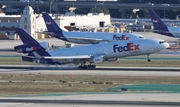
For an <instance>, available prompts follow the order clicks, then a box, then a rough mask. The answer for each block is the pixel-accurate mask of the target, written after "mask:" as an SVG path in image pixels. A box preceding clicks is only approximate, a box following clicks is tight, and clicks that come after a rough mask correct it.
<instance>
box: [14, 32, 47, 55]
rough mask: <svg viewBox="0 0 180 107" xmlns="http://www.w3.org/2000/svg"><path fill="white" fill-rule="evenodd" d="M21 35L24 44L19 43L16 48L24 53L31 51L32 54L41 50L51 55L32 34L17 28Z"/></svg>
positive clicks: (43, 53) (44, 53) (42, 52)
mask: <svg viewBox="0 0 180 107" xmlns="http://www.w3.org/2000/svg"><path fill="white" fill-rule="evenodd" d="M16 32H17V33H18V35H19V37H20V38H21V40H22V42H23V43H24V44H23V45H18V46H15V47H14V50H16V51H19V52H22V53H29V55H30V56H32V52H33V51H37V52H40V53H41V54H42V55H44V56H50V55H49V54H48V53H47V52H46V51H45V50H46V49H44V48H43V47H42V46H41V45H40V44H39V42H37V41H36V40H35V39H34V38H33V37H32V36H30V35H29V34H28V33H27V32H25V31H24V30H23V29H16Z"/></svg>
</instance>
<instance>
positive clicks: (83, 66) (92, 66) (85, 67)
mask: <svg viewBox="0 0 180 107" xmlns="http://www.w3.org/2000/svg"><path fill="white" fill-rule="evenodd" d="M78 68H80V69H95V68H96V65H91V64H90V65H81V66H79V67H78Z"/></svg>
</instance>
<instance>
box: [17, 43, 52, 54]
mask: <svg viewBox="0 0 180 107" xmlns="http://www.w3.org/2000/svg"><path fill="white" fill-rule="evenodd" d="M48 48H49V43H48V42H41V43H39V44H33V45H30V44H25V45H18V46H15V47H14V50H15V51H17V52H19V53H29V52H32V51H43V50H46V49H48Z"/></svg>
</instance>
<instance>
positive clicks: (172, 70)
mask: <svg viewBox="0 0 180 107" xmlns="http://www.w3.org/2000/svg"><path fill="white" fill-rule="evenodd" d="M8 67H10V65H5V67H4V68H3V67H2V65H1V66H0V74H1V73H11V74H12V73H15V74H29V73H32V74H38V73H41V74H57V75H64V74H66V75H69V74H73V75H121V76H180V67H108V66H98V67H97V68H96V69H94V70H81V69H78V68H77V67H68V66H66V67H34V66H32V65H29V66H28V65H24V66H22V69H15V68H16V67H17V68H20V67H21V66H20V65H17V66H14V67H15V68H14V67H13V68H12V69H6V68H8ZM26 67H27V69H25V68H26Z"/></svg>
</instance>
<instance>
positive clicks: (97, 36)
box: [41, 13, 144, 44]
mask: <svg viewBox="0 0 180 107" xmlns="http://www.w3.org/2000/svg"><path fill="white" fill-rule="evenodd" d="M42 16H43V18H44V22H45V24H46V27H47V30H48V31H44V32H41V33H44V34H48V35H51V36H53V37H55V38H57V39H61V40H63V41H67V42H71V43H79V44H98V43H99V42H112V41H127V40H135V39H142V38H144V37H143V36H141V35H139V34H134V33H133V34H132V33H101V32H68V31H64V30H62V29H61V28H60V27H59V26H58V25H57V24H56V22H54V20H53V19H52V18H51V17H50V16H49V15H48V14H47V13H42Z"/></svg>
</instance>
